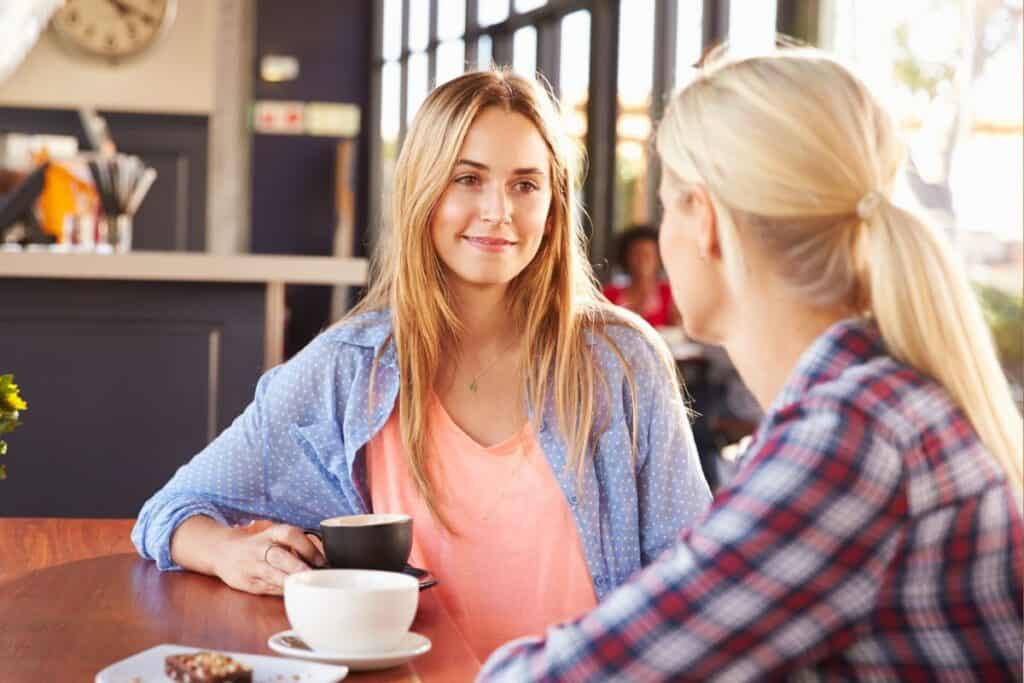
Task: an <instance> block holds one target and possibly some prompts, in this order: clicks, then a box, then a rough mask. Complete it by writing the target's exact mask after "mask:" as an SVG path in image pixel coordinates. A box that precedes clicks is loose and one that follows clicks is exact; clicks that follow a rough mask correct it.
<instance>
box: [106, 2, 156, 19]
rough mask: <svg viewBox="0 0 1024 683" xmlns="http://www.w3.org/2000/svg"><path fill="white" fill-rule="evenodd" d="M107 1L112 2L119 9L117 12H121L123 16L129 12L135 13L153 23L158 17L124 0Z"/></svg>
mask: <svg viewBox="0 0 1024 683" xmlns="http://www.w3.org/2000/svg"><path fill="white" fill-rule="evenodd" d="M107 2H108V3H109V4H111V5H112V6H113V7H114V9H116V10H117V13H118V14H120V15H121V16H122V17H123V16H126V15H128V14H134V15H136V16H138V17H139V18H140V19H141V20H142V21H143V22H145V23H147V24H152V23H153V22H154V21H156V17H154V16H152V15H150V14H146V13H145V12H143V11H142V10H140V9H139V8H138V7H133V6H132V5H129V4H128V3H126V2H124V0H107Z"/></svg>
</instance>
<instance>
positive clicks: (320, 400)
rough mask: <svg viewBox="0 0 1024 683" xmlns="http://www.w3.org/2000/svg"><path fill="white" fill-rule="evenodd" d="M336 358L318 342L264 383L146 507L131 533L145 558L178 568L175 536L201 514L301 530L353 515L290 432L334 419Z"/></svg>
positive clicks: (266, 376)
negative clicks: (268, 521) (330, 518)
mask: <svg viewBox="0 0 1024 683" xmlns="http://www.w3.org/2000/svg"><path fill="white" fill-rule="evenodd" d="M331 355H332V352H331V349H330V347H329V346H328V345H326V344H324V343H321V342H320V341H319V340H314V341H313V342H312V343H310V344H309V345H308V346H307V347H306V348H305V349H304V350H303V351H302V352H300V353H299V354H298V355H296V356H295V357H294V358H293V359H291V360H290V361H288V362H287V363H285V364H283V365H280V366H277V367H276V368H273V369H271V370H270V371H268V372H267V373H265V374H264V375H263V376H262V377H261V378H260V380H259V382H258V383H257V386H256V392H255V397H254V399H253V401H252V403H250V404H249V406H248V407H246V409H245V410H244V411H243V412H242V414H241V415H239V416H238V417H237V418H236V419H235V420H234V422H233V423H232V424H231V425H230V426H229V427H228V428H227V429H225V430H224V431H223V432H222V433H221V434H220V435H219V436H218V437H217V438H216V439H214V441H212V442H211V443H210V444H209V445H208V446H207V447H206V448H205V449H203V450H202V451H201V452H200V453H199V454H197V455H196V456H195V457H193V458H192V460H191V461H189V462H188V463H187V464H185V465H183V466H182V467H180V468H179V469H178V471H177V472H176V473H175V474H174V476H173V477H172V478H171V479H170V481H168V482H167V484H166V485H164V487H163V488H162V489H160V490H159V491H158V492H157V493H156V494H154V495H153V497H152V498H150V499H149V500H148V501H147V502H146V503H145V505H144V506H143V507H142V510H141V511H140V513H139V516H138V519H137V521H136V524H135V528H134V529H133V531H132V541H133V543H134V544H135V547H136V548H137V549H138V551H139V554H140V555H142V557H144V558H147V559H153V560H156V563H157V566H158V567H159V568H160V569H178V568H179V567H177V566H176V565H175V564H174V562H173V560H172V559H171V554H170V542H171V537H172V535H173V533H174V531H175V529H177V528H178V526H179V525H180V524H181V523H182V522H184V521H185V520H186V519H188V518H189V517H193V516H195V515H206V516H208V517H211V518H213V519H215V520H217V521H219V522H221V523H222V524H237V523H240V522H243V521H246V520H249V519H274V520H278V521H284V522H288V523H291V524H300V525H301V524H306V523H311V522H312V521H315V519H320V518H322V517H323V516H329V514H345V513H346V512H347V511H346V510H345V509H344V501H343V500H339V496H338V494H337V489H338V487H337V486H336V485H332V482H331V481H329V475H328V473H327V472H326V471H325V468H324V465H323V463H322V462H312V461H311V459H310V457H309V455H308V454H307V451H308V449H304V448H303V447H302V445H301V444H299V443H297V442H296V439H295V437H294V436H293V433H292V432H293V430H292V427H294V426H295V425H303V424H309V423H313V422H317V421H318V420H319V421H322V420H325V419H328V420H329V419H332V417H333V414H332V411H331V409H330V405H331V403H332V401H331V398H332V396H333V384H334V382H333V380H334V378H333V376H332V374H331V368H332V367H333V365H334V364H333V363H332V358H331ZM339 444H340V441H339ZM339 447H340V446H339ZM333 455H335V456H337V457H338V458H339V459H340V460H343V457H342V456H341V455H340V454H333ZM336 469H343V468H336ZM319 512H323V513H329V514H325V515H321V516H318V513H319Z"/></svg>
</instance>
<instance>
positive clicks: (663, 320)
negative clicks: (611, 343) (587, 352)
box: [604, 225, 679, 327]
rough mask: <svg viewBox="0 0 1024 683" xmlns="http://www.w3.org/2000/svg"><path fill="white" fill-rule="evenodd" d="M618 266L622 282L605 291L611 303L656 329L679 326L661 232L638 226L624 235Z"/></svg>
mask: <svg viewBox="0 0 1024 683" xmlns="http://www.w3.org/2000/svg"><path fill="white" fill-rule="evenodd" d="M618 266H619V268H620V269H621V270H622V279H621V280H619V279H613V280H612V282H610V283H609V284H608V285H606V286H605V288H604V295H605V296H606V297H608V300H609V301H611V302H612V303H613V304H615V305H616V306H622V307H623V308H626V309H628V310H630V311H633V312H634V313H636V314H637V315H639V316H640V317H642V318H643V319H644V320H646V321H647V322H649V323H650V324H651V325H652V326H653V327H666V326H671V325H678V324H679V312H678V311H677V310H676V305H675V303H674V302H673V301H672V289H671V288H670V287H669V284H668V280H666V279H665V278H664V277H663V275H662V270H661V256H660V255H659V254H658V231H657V230H655V229H653V228H651V227H650V226H647V225H635V226H633V227H631V228H628V229H627V230H626V231H625V232H623V233H622V235H621V236H620V237H619V245H618Z"/></svg>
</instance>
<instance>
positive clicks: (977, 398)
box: [481, 50, 1024, 683]
mask: <svg viewBox="0 0 1024 683" xmlns="http://www.w3.org/2000/svg"><path fill="white" fill-rule="evenodd" d="M657 150H658V154H659V156H660V158H661V161H662V164H663V168H664V169H665V170H664V172H663V174H662V179H661V186H660V188H659V195H660V198H661V202H662V204H663V206H664V207H665V210H664V216H663V219H662V226H661V240H660V244H661V253H662V257H663V259H664V261H665V266H666V270H667V271H668V275H669V279H670V281H671V282H672V286H673V291H674V294H675V296H676V300H677V302H678V303H679V306H680V311H681V313H682V316H683V321H684V324H685V325H686V330H687V332H688V333H689V334H690V336H692V337H695V338H697V339H701V340H704V341H707V342H712V343H719V344H721V345H722V346H724V347H725V349H726V350H727V351H728V352H729V356H730V357H731V358H732V360H733V362H734V363H735V365H736V368H737V369H738V370H739V373H740V375H741V376H742V377H743V379H744V381H745V382H746V384H747V386H749V387H750V389H751V391H752V392H753V394H754V396H755V397H756V398H757V400H758V402H759V403H760V404H761V406H762V407H763V408H764V409H765V411H766V414H765V417H764V419H763V420H762V422H761V424H760V426H759V427H758V430H757V432H756V433H755V434H754V436H753V438H752V440H751V441H750V443H749V445H748V447H747V450H746V453H745V455H744V456H743V457H742V459H741V464H740V470H739V472H738V473H737V475H736V476H735V478H734V479H733V480H732V482H731V483H730V484H729V485H728V486H727V487H726V488H724V489H723V490H722V491H720V492H719V493H718V495H717V496H716V497H715V501H714V503H713V504H712V507H711V509H710V510H709V512H708V514H707V515H706V516H704V517H703V518H702V519H701V521H699V522H698V523H696V524H695V525H693V526H692V527H690V528H689V529H687V530H685V531H684V532H683V534H682V536H681V539H680V542H679V544H678V545H677V546H676V547H675V548H674V549H673V550H671V551H669V552H667V553H666V554H665V555H664V556H662V557H661V558H659V561H658V562H656V563H654V564H653V565H652V566H650V567H648V568H646V569H644V570H643V571H641V572H640V573H639V574H638V575H637V576H635V577H633V579H632V580H631V581H630V582H629V583H628V584H627V585H625V586H623V587H622V588H620V589H618V590H616V591H615V592H614V593H613V594H612V595H611V596H609V597H608V598H606V599H605V600H604V601H603V602H602V603H601V605H600V606H598V607H597V608H596V609H595V610H593V611H591V612H590V613H589V614H587V615H586V616H585V617H583V618H582V619H580V620H577V621H575V622H571V623H567V624H563V625H558V626H552V627H550V628H549V629H548V630H547V632H546V635H545V637H544V638H533V639H524V640H521V641H518V642H514V643H511V644H509V645H507V646H506V647H505V648H503V649H501V650H499V651H498V652H497V653H495V655H494V656H493V657H492V658H491V660H489V662H488V663H487V665H486V666H485V668H484V670H483V672H482V674H481V679H482V680H484V681H554V680H580V681H582V680H586V681H608V680H618V681H634V680H643V681H667V680H672V681H683V680H686V681H713V680H720V681H729V682H730V683H733V682H737V681H763V680H782V679H786V680H844V681H892V682H894V683H895V682H897V681H910V680H919V681H925V680H927V681H986V682H991V681H1020V680H1021V679H1022V677H1024V675H1022V659H1021V642H1022V641H1021V634H1022V581H1024V520H1022V516H1021V507H1022V500H1021V486H1022V479H1024V478H1022V472H1021V469H1022V463H1021V453H1022V448H1024V446H1022V443H1024V437H1022V427H1024V425H1022V420H1021V415H1020V413H1019V412H1017V410H1016V408H1015V406H1014V403H1013V400H1012V398H1011V396H1010V391H1009V389H1008V386H1007V381H1006V377H1005V376H1004V374H1003V372H1002V369H1001V368H1000V366H999V362H998V359H997V356H996V353H995V349H994V346H993V343H992V339H991V336H990V334H989V332H988V329H987V328H986V326H985V322H984V319H983V316H982V312H981V309H980V307H979V305H978V302H977V300H976V298H975V296H974V294H973V293H972V291H971V289H970V286H969V284H968V281H967V277H966V275H965V273H964V269H963V266H962V264H961V263H960V262H959V261H958V260H957V258H956V255H955V254H954V253H952V250H951V249H950V247H949V245H948V244H947V243H946V241H945V238H944V236H943V235H942V234H941V233H940V232H939V231H938V230H936V229H935V228H934V227H933V226H929V225H927V224H926V223H924V222H922V221H921V220H919V219H918V218H917V217H916V216H915V215H914V214H912V213H910V212H909V211H907V210H905V209H903V208H901V207H899V206H897V205H895V204H894V203H893V202H892V200H891V196H892V195H891V192H892V187H893V181H894V178H895V176H896V174H897V171H898V169H899V167H900V165H901V163H902V160H903V145H902V144H901V143H900V141H899V139H898V137H897V134H896V130H895V128H894V124H893V121H892V119H891V118H890V117H889V115H888V114H887V113H886V112H885V111H884V110H883V109H882V108H881V107H880V105H879V103H878V102H877V100H876V99H875V98H874V96H873V95H872V94H871V92H870V91H869V90H868V89H867V88H866V87H865V86H864V84H863V83H862V82H861V81H860V80H858V79H857V78H856V77H855V76H853V75H852V74H851V73H850V72H849V71H848V70H846V69H845V68H844V67H842V66H841V65H839V64H838V63H837V62H835V61H834V60H832V59H831V58H829V57H828V56H827V55H825V54H824V53H822V52H819V51H816V50H792V51H782V52H778V53H775V54H771V55H765V56H755V57H746V58H737V59H730V58H722V59H713V60H711V63H710V64H709V65H708V66H705V67H703V69H702V71H701V72H700V73H699V74H698V75H697V76H696V77H695V78H694V80H693V81H691V82H690V83H689V84H688V85H687V86H686V87H685V88H684V89H683V90H682V91H681V93H680V94H678V95H677V96H676V97H675V99H674V100H673V102H672V104H671V105H670V106H669V108H668V110H667V112H666V114H665V118H664V121H663V122H662V124H661V126H660V128H659V132H658V137H657Z"/></svg>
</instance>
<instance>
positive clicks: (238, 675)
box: [164, 652, 252, 683]
mask: <svg viewBox="0 0 1024 683" xmlns="http://www.w3.org/2000/svg"><path fill="white" fill-rule="evenodd" d="M164 672H165V673H166V674H167V676H168V677H169V678H170V679H171V680H174V681H178V682H179V683H252V669H250V668H249V667H247V666H245V665H244V664H242V663H240V662H236V661H235V660H233V659H231V657H228V656H227V655H222V654H220V653H219V652H196V653H195V654H188V655H170V656H169V657H167V659H165V660H164Z"/></svg>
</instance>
